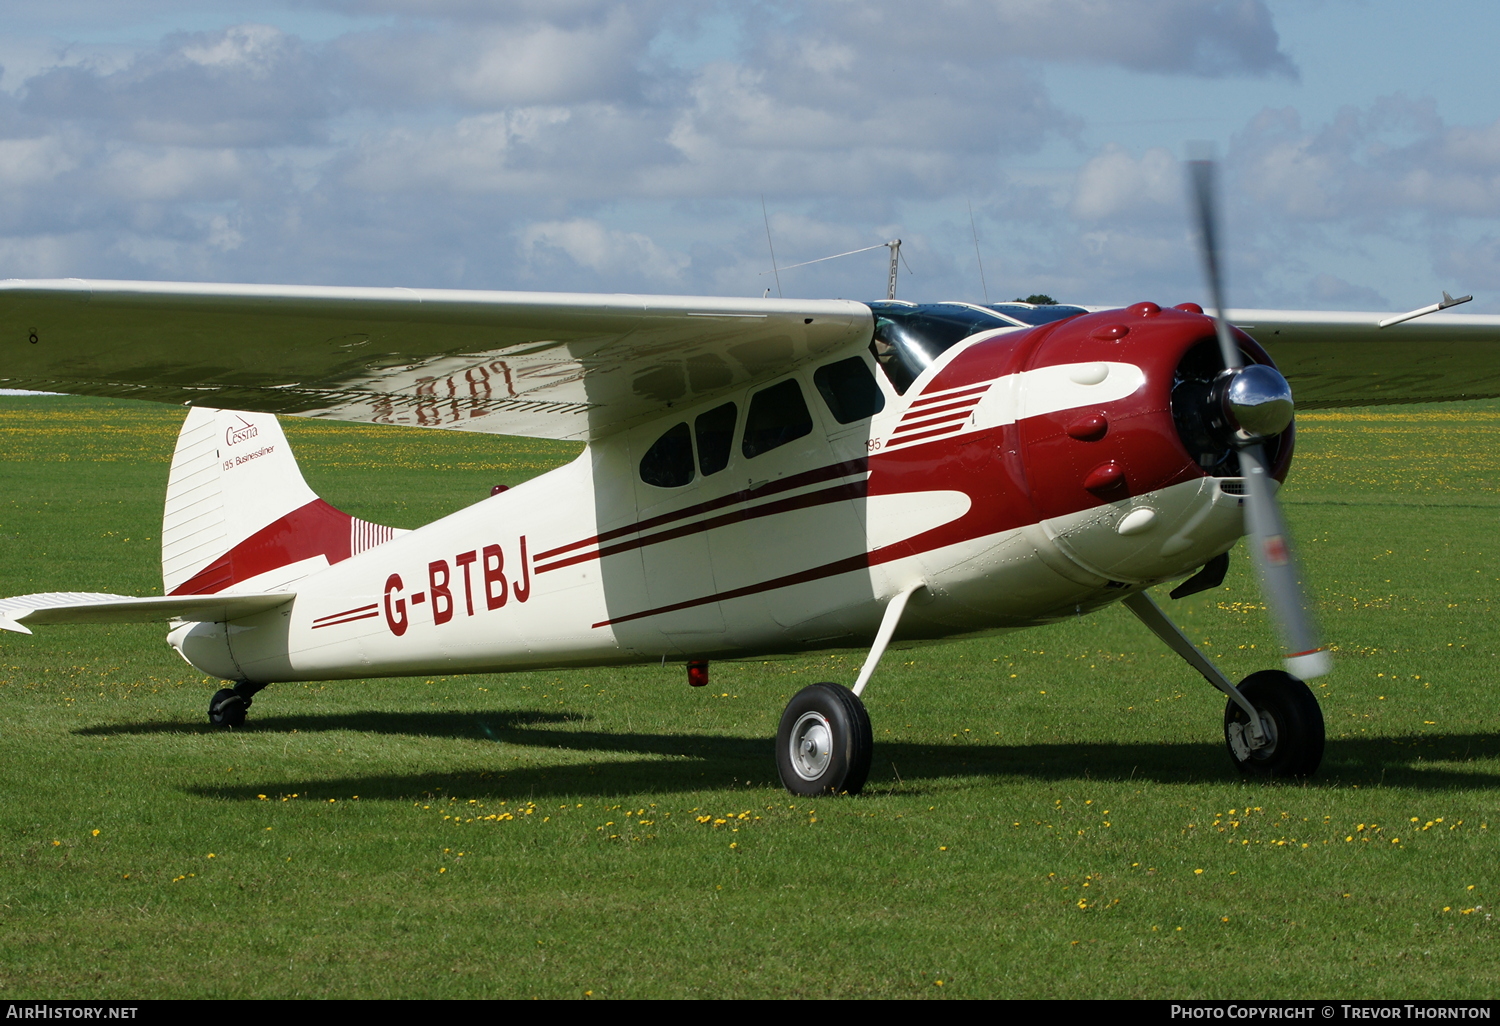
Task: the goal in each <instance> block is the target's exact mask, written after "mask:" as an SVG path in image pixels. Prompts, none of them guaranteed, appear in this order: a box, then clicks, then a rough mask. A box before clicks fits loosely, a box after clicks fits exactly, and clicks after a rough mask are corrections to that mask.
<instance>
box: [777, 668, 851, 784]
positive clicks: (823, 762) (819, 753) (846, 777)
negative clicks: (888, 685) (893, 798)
mask: <svg viewBox="0 0 1500 1026" xmlns="http://www.w3.org/2000/svg"><path fill="white" fill-rule="evenodd" d="M874 746H875V739H874V735H873V734H872V733H871V731H870V714H869V713H867V712H865V704H864V703H863V702H861V701H860V700H859V696H858V695H856V694H855V693H854V692H852V691H850V690H849V689H848V688H844V687H840V686H839V685H837V684H813V685H810V686H808V687H805V688H803V689H802V690H801V691H799V692H797V693H796V694H795V695H793V696H792V700H791V701H790V702H788V703H787V706H786V711H785V712H783V713H782V714H781V726H780V728H779V729H778V730H777V731H776V769H777V771H778V772H779V773H780V774H781V782H782V784H784V785H785V786H786V789H787V790H788V791H790V792H792V794H798V795H804V796H807V797H813V796H816V795H821V794H859V792H860V789H861V788H863V787H864V786H865V780H866V779H867V778H868V777H869V775H870V753H871V750H872V749H873V748H874Z"/></svg>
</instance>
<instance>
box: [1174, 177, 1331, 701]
mask: <svg viewBox="0 0 1500 1026" xmlns="http://www.w3.org/2000/svg"><path fill="white" fill-rule="evenodd" d="M1216 174H1217V168H1216V165H1215V163H1214V160H1213V158H1212V157H1211V156H1203V157H1199V158H1197V159H1192V160H1189V161H1188V180H1189V184H1190V186H1191V189H1192V198H1193V212H1194V214H1195V215H1196V219H1197V227H1198V245H1199V254H1200V256H1201V257H1202V259H1203V273H1204V277H1205V278H1206V279H1207V282H1208V290H1209V296H1210V298H1211V300H1212V302H1213V319H1214V332H1215V334H1216V335H1217V337H1218V340H1219V353H1220V356H1221V357H1222V358H1223V361H1224V370H1223V372H1222V373H1221V374H1220V380H1221V382H1222V384H1221V386H1220V387H1218V388H1215V389H1214V393H1213V394H1214V395H1216V396H1219V397H1221V398H1220V401H1221V402H1222V403H1223V408H1224V413H1225V415H1226V416H1227V417H1228V418H1229V419H1230V421H1231V422H1232V423H1233V424H1234V426H1235V428H1236V431H1235V433H1234V436H1233V444H1234V447H1235V449H1236V451H1237V452H1238V453H1239V459H1240V471H1241V473H1242V474H1243V476H1244V479H1245V519H1246V522H1247V523H1246V526H1247V528H1248V533H1249V536H1250V552H1251V558H1252V560H1253V561H1254V563H1255V570H1256V575H1257V576H1258V577H1259V578H1260V588H1261V594H1262V595H1264V596H1265V600H1266V606H1267V608H1269V609H1270V611H1271V617H1272V619H1273V620H1274V621H1275V623H1276V627H1277V631H1278V633H1279V634H1280V636H1281V641H1282V644H1283V645H1284V646H1285V647H1286V652H1287V655H1286V657H1285V663H1286V668H1287V672H1289V673H1290V674H1292V676H1294V677H1298V678H1300V679H1302V680H1310V679H1311V678H1313V677H1320V676H1322V675H1323V674H1325V673H1327V672H1328V671H1329V670H1331V669H1332V668H1333V660H1332V659H1331V658H1330V657H1329V655H1328V653H1327V652H1326V651H1324V650H1323V647H1322V646H1321V645H1320V644H1319V642H1318V630H1317V626H1316V624H1314V622H1313V617H1312V613H1311V612H1310V611H1309V609H1308V605H1307V600H1306V597H1305V596H1304V595H1303V592H1302V581H1301V574H1300V572H1299V571H1298V569H1297V563H1296V560H1295V559H1293V557H1292V548H1291V542H1290V541H1289V540H1288V536H1287V530H1286V522H1285V521H1284V520H1283V519H1282V516H1281V509H1280V507H1279V506H1278V505H1277V503H1276V495H1275V486H1274V485H1273V484H1272V481H1271V475H1270V473H1269V467H1268V466H1267V462H1266V454H1265V449H1264V447H1263V446H1262V444H1261V443H1262V442H1264V441H1265V440H1266V439H1269V438H1274V437H1275V436H1276V435H1278V434H1280V433H1281V432H1282V431H1285V430H1286V429H1287V427H1288V426H1289V425H1290V424H1291V422H1292V412H1293V408H1292V390H1291V386H1290V385H1288V384H1287V381H1286V378H1284V377H1282V376H1281V373H1280V372H1279V371H1277V370H1276V369H1275V368H1274V367H1268V366H1266V365H1264V364H1251V365H1249V366H1245V363H1244V360H1243V358H1242V357H1241V354H1240V347H1239V346H1238V345H1237V344H1236V343H1235V341H1234V336H1233V335H1232V334H1231V333H1230V330H1229V323H1228V322H1227V321H1225V319H1224V310H1225V306H1224V285H1223V274H1222V272H1221V264H1220V260H1219V233H1218V201H1217V199H1216V195H1215V184H1216V183H1215V178H1216Z"/></svg>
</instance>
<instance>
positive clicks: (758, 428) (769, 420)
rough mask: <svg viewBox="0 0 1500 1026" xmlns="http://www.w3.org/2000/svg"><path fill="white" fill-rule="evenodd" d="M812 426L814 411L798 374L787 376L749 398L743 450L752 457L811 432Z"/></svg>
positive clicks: (748, 456)
mask: <svg viewBox="0 0 1500 1026" xmlns="http://www.w3.org/2000/svg"><path fill="white" fill-rule="evenodd" d="M812 429H813V422H812V413H811V412H810V411H809V410H808V408H807V403H806V402H805V401H804V400H803V398H802V389H801V388H800V387H799V386H798V385H797V379H796V378H787V379H786V380H785V381H783V382H781V383H780V384H776V385H772V386H771V387H770V388H767V389H762V390H761V391H759V392H756V393H755V395H753V396H752V397H751V398H750V412H749V413H748V414H746V416H745V437H744V440H743V441H741V442H740V451H741V452H743V453H744V454H745V456H746V458H748V459H753V458H755V457H756V456H759V455H760V454H761V453H765V452H770V451H771V450H772V449H775V448H778V447H780V446H783V445H786V444H787V443H788V442H791V441H795V440H796V439H798V438H801V437H802V436H803V435H806V434H809V433H810V432H811V431H812Z"/></svg>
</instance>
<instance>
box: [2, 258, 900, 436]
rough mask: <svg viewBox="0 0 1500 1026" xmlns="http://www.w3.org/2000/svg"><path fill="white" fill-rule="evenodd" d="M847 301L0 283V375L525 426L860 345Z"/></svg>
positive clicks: (66, 387) (609, 417)
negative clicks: (852, 345)
mask: <svg viewBox="0 0 1500 1026" xmlns="http://www.w3.org/2000/svg"><path fill="white" fill-rule="evenodd" d="M873 327H874V322H873V318H872V315H871V313H870V309H869V307H867V306H865V305H864V304H862V303H854V302H847V301H843V300H825V301H801V300H791V301H782V300H745V299H702V298H694V297H683V296H630V295H612V296H606V295H570V294H560V293H528V292H459V291H446V290H437V289H365V288H324V287H310V286H300V287H299V286H282V285H207V284H192V283H172V282H120V281H85V280H81V279H65V280H55V281H21V280H10V281H3V282H0V387H8V388H26V389H37V390H44V391H55V392H69V393H74V394H79V395H102V396H114V397H120V398H134V399H153V400H158V401H161V402H173V403H183V404H191V405H203V406H213V407H219V408H224V409H236V410H255V411H261V412H266V413H282V414H296V415H299V416H309V417H330V418H334V419H338V420H354V421H366V422H372V423H381V424H406V425H411V426H415V427H441V428H450V429H457V430H464V431H481V432H490V433H496V434H510V435H529V436H533V437H540V438H567V439H586V438H594V437H598V436H600V435H603V434H608V433H610V432H612V431H614V430H617V429H618V428H621V427H625V426H628V425H629V424H631V423H634V422H635V421H637V420H640V419H643V418H646V417H649V416H652V415H654V414H657V413H659V412H660V411H661V410H662V409H664V408H666V407H669V406H671V405H673V404H674V403H679V402H692V401H696V400H699V399H704V398H710V397H712V396H714V395H716V394H718V393H721V392H728V391H731V390H734V389H738V388H742V387H744V386H746V385H749V384H753V383H755V382H756V381H758V380H762V379H766V378H771V377H774V376H776V375H779V374H781V373H783V372H785V371H786V370H787V369H789V368H791V367H793V366H795V365H797V364H799V363H802V362H803V361H805V360H809V359H814V358H817V357H819V356H823V355H825V354H828V353H833V352H837V351H838V350H840V349H843V348H845V347H847V346H849V345H851V344H858V343H862V342H867V341H868V340H869V338H870V335H871V333H872V331H873Z"/></svg>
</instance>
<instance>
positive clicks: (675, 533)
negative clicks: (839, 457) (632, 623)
mask: <svg viewBox="0 0 1500 1026" xmlns="http://www.w3.org/2000/svg"><path fill="white" fill-rule="evenodd" d="M864 495H865V482H863V481H854V482H851V483H849V484H843V485H836V486H834V487H833V488H824V489H823V490H822V491H817V492H808V493H807V494H806V495H794V496H792V497H790V498H786V499H779V500H777V501H776V502H766V503H762V504H761V505H759V506H752V507H751V508H749V509H737V510H735V511H733V512H731V513H725V514H723V515H722V516H717V517H713V518H711V519H709V520H700V521H698V522H697V523H695V524H686V525H684V526H682V527H677V528H673V529H672V530H670V531H661V532H659V533H657V534H653V535H648V536H647V537H645V538H635V539H633V540H631V541H628V542H622V543H620V544H619V545H610V546H607V547H601V548H599V549H596V550H595V551H593V552H583V553H580V554H578V555H576V556H571V557H569V558H568V559H562V560H559V561H557V562H556V563H548V564H547V565H546V566H539V567H537V568H536V572H537V573H539V574H543V573H546V572H547V571H548V570H558V569H560V568H562V567H565V566H573V565H574V564H575V563H586V562H588V561H589V560H593V559H603V558H604V557H605V556H613V555H616V554H617V553H621V552H629V551H631V550H632V549H641V548H645V547H646V546H647V545H655V544H656V543H658V542H665V541H671V540H672V539H673V538H685V537H687V536H689V535H693V534H702V533H703V532H704V531H712V530H713V529H714V528H716V527H723V526H725V525H726V524H738V523H743V522H745V521H747V520H756V519H759V518H760V517H769V516H774V515H775V514H777V513H787V512H790V511H791V510H794V509H808V508H810V507H812V506H823V505H826V504H828V503H830V502H842V501H844V500H848V499H859V498H863V497H864Z"/></svg>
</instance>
